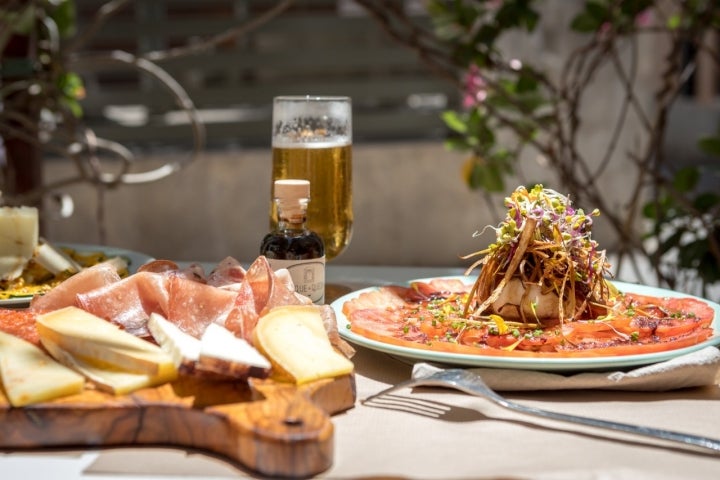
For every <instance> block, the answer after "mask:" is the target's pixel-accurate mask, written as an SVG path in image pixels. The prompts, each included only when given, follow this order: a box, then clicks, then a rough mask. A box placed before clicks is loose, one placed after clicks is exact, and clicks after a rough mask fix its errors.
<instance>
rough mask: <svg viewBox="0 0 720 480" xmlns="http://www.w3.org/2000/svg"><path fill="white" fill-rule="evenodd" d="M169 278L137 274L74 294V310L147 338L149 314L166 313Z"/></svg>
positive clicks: (168, 297)
mask: <svg viewBox="0 0 720 480" xmlns="http://www.w3.org/2000/svg"><path fill="white" fill-rule="evenodd" d="M170 278H171V275H169V274H163V273H153V272H137V273H135V274H133V275H131V276H129V277H126V278H124V279H122V280H120V281H119V282H115V283H113V284H110V285H106V286H105V287H101V288H96V289H94V290H90V291H88V292H85V293H80V294H78V295H77V306H78V307H80V308H82V309H83V310H85V311H87V312H90V313H92V314H93V315H97V316H98V317H100V318H104V319H105V320H108V321H110V322H113V323H116V324H118V325H120V326H122V327H123V328H124V329H125V330H127V331H128V332H130V333H132V334H133V335H137V336H140V337H144V336H148V335H149V334H150V332H149V331H148V329H147V319H148V318H149V317H150V314H151V313H153V312H157V313H160V314H162V315H165V312H167V310H168V306H169V304H170V295H169V286H168V282H169V279H170Z"/></svg>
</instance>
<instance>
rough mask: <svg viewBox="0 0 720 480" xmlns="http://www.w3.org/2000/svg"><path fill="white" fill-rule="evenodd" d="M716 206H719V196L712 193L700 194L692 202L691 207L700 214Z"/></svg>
mask: <svg viewBox="0 0 720 480" xmlns="http://www.w3.org/2000/svg"><path fill="white" fill-rule="evenodd" d="M718 205H720V195H717V194H715V193H712V192H705V193H701V194H700V195H698V196H697V197H696V198H695V200H694V201H693V207H695V209H697V210H698V211H699V212H700V213H707V212H709V211H710V210H711V209H712V208H713V207H716V206H718Z"/></svg>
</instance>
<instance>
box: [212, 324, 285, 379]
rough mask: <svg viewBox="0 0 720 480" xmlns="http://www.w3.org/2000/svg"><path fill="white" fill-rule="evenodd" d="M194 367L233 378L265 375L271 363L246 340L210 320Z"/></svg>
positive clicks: (268, 371) (268, 372)
mask: <svg viewBox="0 0 720 480" xmlns="http://www.w3.org/2000/svg"><path fill="white" fill-rule="evenodd" d="M198 368H199V369H201V370H206V371H210V372H215V373H218V374H220V375H225V376H230V377H236V378H247V377H260V378H265V377H267V376H268V375H269V374H270V370H271V369H272V365H271V363H270V361H268V359H267V358H265V357H264V356H263V355H262V354H261V353H260V352H258V351H257V350H256V349H255V347H253V346H252V345H250V344H249V343H248V342H247V341H245V340H244V339H242V338H239V337H236V336H235V334H233V333H232V332H231V331H230V330H228V329H227V328H225V327H222V326H220V325H218V324H215V323H211V324H210V325H208V326H207V328H206V329H205V332H203V335H202V338H201V339H200V358H199V362H198Z"/></svg>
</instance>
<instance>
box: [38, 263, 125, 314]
mask: <svg viewBox="0 0 720 480" xmlns="http://www.w3.org/2000/svg"><path fill="white" fill-rule="evenodd" d="M119 281H120V275H119V274H118V273H117V270H116V269H115V267H114V266H113V265H112V264H110V263H99V264H97V265H93V266H92V267H89V268H86V269H85V270H82V271H81V272H79V273H77V274H75V275H73V276H72V277H70V278H68V279H67V280H65V281H64V282H62V283H61V284H59V285H58V286H57V287H55V288H53V289H52V290H50V291H49V292H48V293H46V294H45V295H42V296H35V297H34V298H33V299H32V301H31V302H30V307H29V309H30V310H32V311H33V312H43V311H46V312H47V311H50V310H58V309H60V308H63V307H69V306H73V305H75V302H76V297H77V295H78V294H79V293H84V292H88V291H91V290H94V289H96V288H102V287H106V286H108V285H112V284H114V283H116V282H119Z"/></svg>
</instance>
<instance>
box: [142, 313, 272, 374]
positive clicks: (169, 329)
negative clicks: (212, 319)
mask: <svg viewBox="0 0 720 480" xmlns="http://www.w3.org/2000/svg"><path fill="white" fill-rule="evenodd" d="M148 330H150V333H151V334H152V336H153V338H155V341H157V342H158V343H159V344H160V347H161V348H162V349H163V350H164V351H166V352H167V353H168V354H169V355H170V356H172V357H173V361H174V362H175V365H176V366H178V368H181V369H184V370H185V371H188V372H195V373H199V374H212V376H218V377H230V378H238V379H245V378H247V377H260V378H264V377H267V376H268V375H269V374H270V369H271V368H272V365H271V364H270V362H269V361H268V359H267V358H265V357H263V356H262V354H260V352H258V351H257V350H256V349H255V348H254V347H253V346H252V345H250V344H249V343H248V342H246V341H245V340H243V339H242V338H238V337H236V336H235V335H234V334H233V333H232V332H231V331H230V330H228V329H227V328H225V327H223V326H220V325H218V324H216V323H211V324H210V325H208V326H207V327H206V329H205V332H204V333H203V336H202V338H200V339H197V338H195V337H193V336H192V335H189V334H187V333H185V332H183V331H182V330H181V329H180V328H179V327H178V326H177V325H175V324H174V323H172V322H170V321H168V320H167V319H166V318H165V317H163V316H162V315H159V314H157V313H153V314H151V315H150V319H149V320H148Z"/></svg>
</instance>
